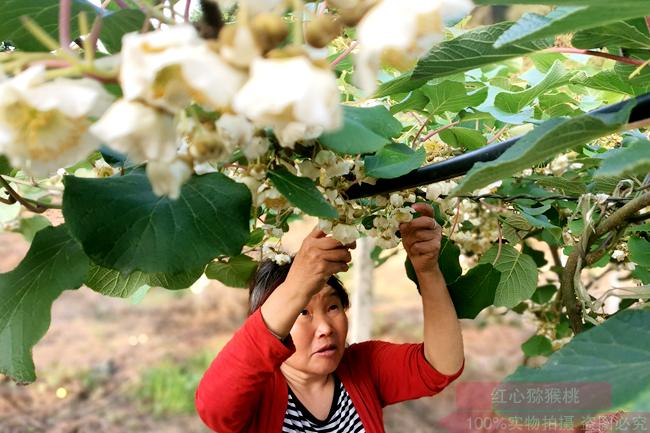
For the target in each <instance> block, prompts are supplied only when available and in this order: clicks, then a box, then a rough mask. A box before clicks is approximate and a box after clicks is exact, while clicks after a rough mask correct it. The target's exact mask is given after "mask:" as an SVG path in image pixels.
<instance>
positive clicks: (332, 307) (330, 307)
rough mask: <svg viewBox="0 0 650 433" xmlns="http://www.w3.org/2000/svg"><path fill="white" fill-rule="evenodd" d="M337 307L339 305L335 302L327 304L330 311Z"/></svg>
mask: <svg viewBox="0 0 650 433" xmlns="http://www.w3.org/2000/svg"><path fill="white" fill-rule="evenodd" d="M338 309H339V306H338V305H336V304H332V305H330V306H329V310H330V311H331V310H338Z"/></svg>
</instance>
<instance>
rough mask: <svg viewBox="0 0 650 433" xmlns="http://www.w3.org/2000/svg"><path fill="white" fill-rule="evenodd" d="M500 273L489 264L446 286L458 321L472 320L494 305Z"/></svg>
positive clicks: (474, 269) (473, 269) (476, 268)
mask: <svg viewBox="0 0 650 433" xmlns="http://www.w3.org/2000/svg"><path fill="white" fill-rule="evenodd" d="M500 278H501V273H500V272H499V271H497V270H496V268H494V267H493V266H492V265H490V264H481V265H478V266H476V267H474V268H472V269H470V270H469V271H468V272H467V274H465V275H463V276H461V277H460V278H458V279H457V280H456V281H455V282H453V283H452V284H448V285H447V287H448V288H449V294H450V295H451V299H452V301H453V303H454V308H455V309H456V314H457V315H458V318H459V319H473V318H475V317H476V316H477V315H478V313H480V312H481V310H483V309H484V308H486V307H489V306H490V305H492V304H493V303H494V297H495V294H496V291H497V287H498V285H499V280H500Z"/></svg>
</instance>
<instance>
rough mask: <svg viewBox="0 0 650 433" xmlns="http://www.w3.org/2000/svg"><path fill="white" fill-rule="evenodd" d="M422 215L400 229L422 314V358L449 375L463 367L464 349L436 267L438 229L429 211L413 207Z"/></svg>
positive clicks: (438, 251)
mask: <svg viewBox="0 0 650 433" xmlns="http://www.w3.org/2000/svg"><path fill="white" fill-rule="evenodd" d="M413 209H415V210H416V211H417V212H419V213H420V214H422V216H421V217H419V218H416V219H414V220H413V221H411V222H409V223H403V224H401V225H400V233H401V235H402V243H403V245H404V249H405V250H406V253H407V255H408V257H409V259H410V260H411V263H412V264H413V268H414V270H415V274H416V275H417V278H418V282H419V284H420V293H421V294H422V308H423V313H424V354H425V357H426V359H427V361H428V362H429V364H431V366H433V367H434V368H435V369H436V370H438V371H439V372H441V373H443V374H447V375H452V374H454V373H456V372H458V370H460V368H461V367H462V366H463V362H464V348H463V336H462V333H461V329H460V323H459V321H458V317H457V316H456V310H455V308H454V304H453V303H452V301H451V297H450V296H449V291H448V290H447V285H446V283H445V279H444V277H443V275H442V272H441V271H440V268H439V267H438V254H439V253H440V240H441V237H442V228H441V227H440V226H439V225H438V224H437V223H436V222H435V220H434V219H433V209H432V208H431V206H429V205H427V204H424V203H416V204H414V205H413Z"/></svg>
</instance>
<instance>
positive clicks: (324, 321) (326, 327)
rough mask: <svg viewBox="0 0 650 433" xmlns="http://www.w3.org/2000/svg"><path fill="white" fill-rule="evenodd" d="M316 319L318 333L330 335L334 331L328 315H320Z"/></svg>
mask: <svg viewBox="0 0 650 433" xmlns="http://www.w3.org/2000/svg"><path fill="white" fill-rule="evenodd" d="M316 320H317V322H316V335H330V334H331V333H332V332H334V327H333V326H332V324H331V323H330V319H329V318H328V317H327V315H324V316H323V315H319V316H317V318H316Z"/></svg>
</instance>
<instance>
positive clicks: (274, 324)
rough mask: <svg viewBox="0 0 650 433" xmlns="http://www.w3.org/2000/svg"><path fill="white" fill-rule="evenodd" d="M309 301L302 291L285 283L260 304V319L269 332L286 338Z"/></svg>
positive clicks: (289, 283)
mask: <svg viewBox="0 0 650 433" xmlns="http://www.w3.org/2000/svg"><path fill="white" fill-rule="evenodd" d="M309 299H310V297H309V294H307V293H305V291H304V290H299V288H296V287H292V286H291V282H288V281H285V282H284V283H282V284H280V285H279V286H278V288H277V289H275V290H274V291H273V293H271V295H270V296H269V297H268V299H267V300H266V301H265V302H264V304H262V307H261V310H262V319H263V320H264V323H265V324H266V326H267V327H268V328H269V329H270V330H271V332H273V333H274V334H276V335H278V336H280V337H286V336H287V335H289V331H291V328H292V327H293V324H294V323H295V322H296V319H297V318H298V315H300V312H301V311H302V310H303V309H304V308H305V306H306V305H307V304H308V303H309Z"/></svg>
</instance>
